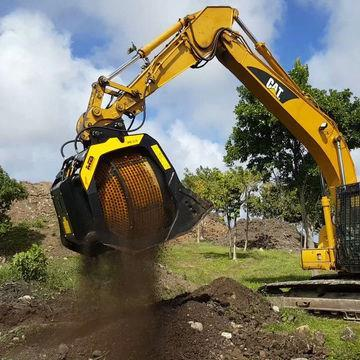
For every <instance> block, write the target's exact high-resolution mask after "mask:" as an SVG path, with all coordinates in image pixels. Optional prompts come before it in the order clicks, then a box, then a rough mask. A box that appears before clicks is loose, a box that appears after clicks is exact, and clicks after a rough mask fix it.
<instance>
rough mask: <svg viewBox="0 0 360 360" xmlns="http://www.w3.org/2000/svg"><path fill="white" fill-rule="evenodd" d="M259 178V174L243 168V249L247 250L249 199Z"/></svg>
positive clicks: (255, 188) (256, 187) (256, 186)
mask: <svg viewBox="0 0 360 360" xmlns="http://www.w3.org/2000/svg"><path fill="white" fill-rule="evenodd" d="M260 180H261V174H260V173H258V172H256V171H253V170H245V171H243V174H242V179H241V182H242V184H243V187H244V197H245V198H244V205H245V209H246V227H245V244H244V251H246V250H247V246H248V242H249V224H250V209H249V205H250V199H251V196H252V192H254V191H256V190H257V189H258V185H259V182H260Z"/></svg>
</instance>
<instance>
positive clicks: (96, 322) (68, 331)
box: [0, 253, 325, 360]
mask: <svg viewBox="0 0 360 360" xmlns="http://www.w3.org/2000/svg"><path fill="white" fill-rule="evenodd" d="M156 257H157V256H156V253H152V254H146V255H141V256H140V257H139V256H136V257H133V256H130V255H121V256H120V255H114V254H112V255H110V256H105V257H101V258H100V259H87V260H86V261H84V263H83V267H82V273H83V282H82V285H81V291H80V294H77V296H76V297H74V295H73V294H70V293H68V294H61V295H60V296H59V297H57V298H55V299H50V300H48V301H44V300H42V301H41V300H39V299H40V297H39V296H38V295H37V294H36V293H33V292H32V291H31V289H30V288H29V287H28V286H26V285H25V284H8V285H5V286H3V288H1V289H0V294H1V295H0V309H3V311H1V310H0V332H1V333H2V334H6V335H5V336H6V337H7V339H8V340H7V341H5V342H2V343H0V344H2V345H1V346H2V348H0V358H1V357H2V356H3V357H5V358H6V359H19V360H30V359H45V358H46V359H80V360H81V359H87V360H88V359H108V360H110V359H124V360H131V359H134V360H145V359H150V360H152V359H153V360H155V359H156V360H161V359H166V360H181V359H182V360H183V359H192V360H200V359H209V360H212V359H214V360H215V359H229V360H230V359H292V358H301V357H302V358H308V359H323V358H325V353H324V349H323V348H322V346H321V345H320V344H319V343H318V342H317V341H316V339H314V338H312V337H311V335H309V334H305V335H297V336H291V335H277V334H274V333H271V332H268V331H266V330H264V325H266V324H270V323H274V322H277V321H280V319H279V318H278V315H277V313H275V312H274V311H273V310H272V308H271V306H270V304H269V303H268V302H267V301H266V300H265V299H263V298H262V297H261V295H260V294H257V293H255V292H253V291H251V290H249V289H247V288H246V287H244V286H242V285H240V284H239V283H237V282H236V281H234V280H231V279H228V278H220V279H217V280H215V281H213V282H212V283H211V284H209V285H207V286H203V287H201V288H199V289H197V290H195V291H192V292H191V293H185V294H183V295H180V296H177V297H175V298H171V299H169V300H159V298H158V294H157V293H158V289H157V284H158V279H157V274H158V271H157V270H156V269H155V268H154V266H155V265H154V264H155V263H156V261H155V260H156ZM24 295H28V296H25V298H24Z"/></svg>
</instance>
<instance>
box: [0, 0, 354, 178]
mask: <svg viewBox="0 0 360 360" xmlns="http://www.w3.org/2000/svg"><path fill="white" fill-rule="evenodd" d="M123 4H124V2H122V1H117V0H104V1H101V2H99V1H95V0H77V1H75V0H62V1H52V0H43V1H35V0H11V1H10V0H1V1H0V49H1V51H0V79H1V82H0V94H1V96H0V114H1V117H0V135H1V141H0V165H1V166H2V167H3V168H4V169H5V170H6V171H7V172H8V173H9V174H10V175H11V176H12V177H15V178H16V179H19V180H29V181H42V180H52V179H53V178H54V177H55V175H56V173H57V171H58V170H59V168H60V166H61V163H62V158H61V156H60V152H59V148H60V146H61V145H62V143H63V142H65V141H66V140H69V139H72V138H74V136H75V125H76V122H77V119H78V117H79V115H80V114H81V113H82V112H84V111H85V109H86V105H87V102H88V98H89V95H90V90H91V87H90V86H91V83H92V82H94V81H95V80H96V79H97V78H98V77H99V76H100V75H107V74H109V73H111V71H112V70H113V69H114V68H116V67H117V66H119V65H120V64H122V63H123V62H125V61H126V60H128V59H129V56H128V55H127V52H126V50H127V48H128V47H129V45H130V44H131V42H132V41H133V42H134V43H135V44H136V45H138V46H139V47H141V46H142V45H144V44H146V43H147V42H149V41H150V40H151V39H152V38H154V37H156V36H157V35H159V34H160V33H161V32H162V31H163V30H165V29H166V28H167V27H168V26H170V25H171V24H173V23H174V22H176V21H177V19H178V18H180V17H183V16H185V15H186V14H189V13H193V12H195V11H198V10H199V9H201V8H203V7H204V6H206V5H218V4H219V2H216V1H203V0H182V1H175V0H172V1H170V0H152V1H151V2H150V1H147V0H133V1H132V2H126V6H124V5H123ZM221 4H224V5H230V6H233V7H236V8H237V9H239V11H240V17H241V18H242V20H243V21H244V22H245V23H246V24H247V26H248V28H249V29H250V30H251V31H252V32H253V33H254V34H255V36H256V37H257V38H258V39H259V40H261V41H265V42H266V43H267V44H268V46H269V47H270V49H272V51H273V53H274V54H275V55H276V57H277V59H278V60H279V61H280V63H281V64H282V65H283V66H284V67H285V68H286V69H290V68H291V66H292V64H293V63H294V60H295V59H296V58H300V59H301V60H302V61H303V62H306V63H308V64H309V68H310V74H311V78H310V81H311V83H312V85H313V86H316V87H320V88H325V89H328V88H336V89H343V88H350V89H351V90H352V91H353V93H354V94H355V95H356V96H360V71H358V66H357V64H359V63H360V42H358V41H356V36H355V37H354V34H359V33H360V22H359V21H358V18H359V17H360V1H358V2H354V1H349V0H337V1H335V0H318V1H316V2H315V1H311V0H287V1H286V0H272V1H267V0H233V1H230V0H223V1H222V2H221ZM136 71H137V69H136V68H135V69H133V70H132V71H130V73H129V74H128V75H127V76H126V75H124V76H123V77H122V78H121V79H117V80H118V81H124V82H125V83H127V82H128V81H129V80H131V76H132V75H134V73H135V72H136ZM238 85H239V82H238V80H237V79H235V78H234V77H233V75H232V74H231V73H230V72H229V71H227V70H226V69H225V68H223V66H222V65H221V64H220V63H218V62H217V61H216V59H215V60H213V61H212V62H211V63H209V64H208V65H207V66H206V67H204V68H203V69H201V70H200V69H199V70H188V71H187V72H185V73H184V74H182V75H180V76H179V77H178V78H176V79H174V80H173V81H172V82H171V83H169V84H168V85H166V86H165V87H164V88H162V89H160V90H158V91H157V92H156V93H155V94H153V95H152V96H151V97H149V98H148V100H147V109H148V116H147V121H146V124H145V126H144V128H143V130H144V132H147V133H149V134H150V135H152V136H153V137H155V138H156V139H157V140H158V141H159V142H160V144H161V145H162V147H163V148H164V150H165V152H166V153H167V155H168V157H169V158H170V160H171V161H172V162H173V164H174V166H175V168H176V169H177V171H178V173H179V175H180V176H181V175H182V173H183V171H184V168H186V167H187V168H189V169H190V170H195V169H196V168H197V167H198V166H200V165H203V166H211V167H212V166H217V167H219V168H224V164H223V161H222V159H223V155H224V144H225V142H226V140H227V138H228V136H229V134H230V132H231V129H232V126H233V125H234V123H235V117H234V113H233V111H234V107H235V104H236V102H237V93H236V87H237V86H238ZM67 154H68V155H71V149H70V148H69V149H68V150H67ZM354 158H355V162H356V164H357V167H358V169H360V156H359V151H355V152H354Z"/></svg>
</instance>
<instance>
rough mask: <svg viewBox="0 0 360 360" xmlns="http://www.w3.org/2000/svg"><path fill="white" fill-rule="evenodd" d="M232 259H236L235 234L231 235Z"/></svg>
mask: <svg viewBox="0 0 360 360" xmlns="http://www.w3.org/2000/svg"><path fill="white" fill-rule="evenodd" d="M232 259H233V260H237V256H236V235H234V236H233V254H232Z"/></svg>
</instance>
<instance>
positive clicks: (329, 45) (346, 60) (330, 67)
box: [308, 0, 360, 95]
mask: <svg viewBox="0 0 360 360" xmlns="http://www.w3.org/2000/svg"><path fill="white" fill-rule="evenodd" d="M317 6H323V7H324V8H325V9H326V11H329V14H330V17H329V22H328V28H327V32H326V36H325V39H324V44H325V49H324V50H323V51H320V52H318V53H315V55H314V56H312V57H311V59H310V60H309V61H308V64H309V67H310V76H311V78H310V80H311V82H312V83H313V84H314V85H315V86H319V87H322V88H337V89H342V88H347V87H348V88H350V89H351V90H352V91H354V92H355V94H356V95H360V72H359V71H358V64H359V63H360V43H359V42H358V41H357V34H359V33H360V22H359V17H360V2H359V1H348V0H339V1H325V0H323V1H321V2H320V3H319V4H317Z"/></svg>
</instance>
